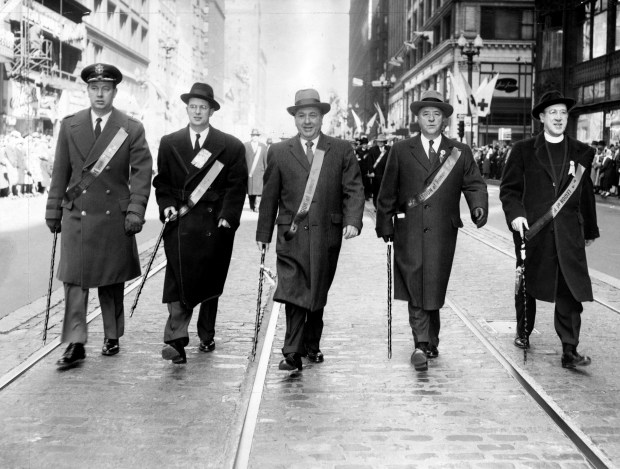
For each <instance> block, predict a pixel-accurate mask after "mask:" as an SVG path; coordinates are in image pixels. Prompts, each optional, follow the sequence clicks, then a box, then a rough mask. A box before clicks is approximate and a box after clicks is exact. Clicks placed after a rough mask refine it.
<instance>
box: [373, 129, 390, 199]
mask: <svg viewBox="0 0 620 469" xmlns="http://www.w3.org/2000/svg"><path fill="white" fill-rule="evenodd" d="M386 143H387V138H386V137H385V135H384V134H379V136H377V145H376V146H373V147H372V148H371V149H370V151H369V155H368V164H369V166H370V168H369V171H370V173H371V175H372V204H373V205H374V206H375V208H377V196H378V195H379V188H380V187H381V180H382V179H383V172H384V171H385V163H386V161H387V155H388V153H389V151H390V147H389V145H386Z"/></svg>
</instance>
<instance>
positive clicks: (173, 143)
mask: <svg viewBox="0 0 620 469" xmlns="http://www.w3.org/2000/svg"><path fill="white" fill-rule="evenodd" d="M181 100H182V101H183V102H184V103H185V104H186V105H187V107H186V111H187V117H188V119H189V125H188V126H186V127H184V128H182V129H181V130H178V131H176V132H173V133H171V134H169V135H165V136H164V137H162V139H161V142H160V145H159V154H158V155H157V168H158V170H159V171H158V173H157V176H155V179H154V180H153V186H154V187H155V196H156V198H157V204H158V205H159V216H160V219H161V220H162V221H164V220H165V219H166V218H169V220H170V221H169V223H168V225H167V226H166V230H165V231H164V249H165V251H166V259H167V260H168V264H167V266H166V277H165V280H164V293H163V302H164V303H166V305H167V308H168V313H169V315H168V320H167V322H166V326H165V329H164V343H165V345H164V347H163V349H162V352H161V355H162V358H164V359H165V360H170V361H171V362H172V363H176V364H182V363H186V362H187V357H186V353H185V347H186V346H187V345H188V344H189V332H188V327H189V323H190V321H191V320H192V314H193V310H194V307H195V306H197V305H200V310H199V313H198V337H199V338H200V345H199V347H198V349H199V350H200V351H201V352H211V351H213V350H214V349H215V320H216V318H217V309H218V302H219V297H220V296H221V295H222V292H223V291H224V283H225V282H226V276H227V275H228V267H229V266H230V258H231V256H232V250H233V242H234V240H235V232H236V231H237V228H238V227H239V221H240V219H241V212H242V211H243V202H244V201H245V193H246V189H247V183H248V168H247V165H246V162H245V149H244V148H243V143H241V141H240V140H238V139H237V138H235V137H233V136H232V135H229V134H225V133H224V132H221V131H220V130H217V129H216V128H214V127H213V126H212V125H210V119H211V116H213V113H214V112H215V111H217V110H219V109H220V105H219V103H218V102H217V101H216V100H215V99H214V97H213V88H211V86H209V85H208V84H206V83H194V84H193V85H192V87H191V89H190V91H189V93H184V94H182V95H181Z"/></svg>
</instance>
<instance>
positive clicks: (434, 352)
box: [426, 345, 439, 358]
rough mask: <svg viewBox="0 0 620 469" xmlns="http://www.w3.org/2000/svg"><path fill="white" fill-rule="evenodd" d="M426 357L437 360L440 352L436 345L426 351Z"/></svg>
mask: <svg viewBox="0 0 620 469" xmlns="http://www.w3.org/2000/svg"><path fill="white" fill-rule="evenodd" d="M426 356H427V357H428V358H437V357H438V356H439V350H438V349H437V346H436V345H429V346H428V349H426Z"/></svg>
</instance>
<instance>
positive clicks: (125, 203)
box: [118, 197, 131, 213]
mask: <svg viewBox="0 0 620 469" xmlns="http://www.w3.org/2000/svg"><path fill="white" fill-rule="evenodd" d="M130 201H131V199H130V198H129V197H128V198H126V199H118V205H119V207H120V208H121V212H123V213H125V212H127V207H129V202H130Z"/></svg>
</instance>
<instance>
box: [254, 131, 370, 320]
mask: <svg viewBox="0 0 620 469" xmlns="http://www.w3.org/2000/svg"><path fill="white" fill-rule="evenodd" d="M317 150H324V151H325V157H324V160H323V166H322V167H321V172H320V175H319V179H318V183H317V186H316V190H315V192H314V197H313V199H312V203H311V205H310V210H309V212H308V215H307V217H306V218H305V219H304V220H303V222H302V223H301V224H300V226H299V228H298V231H297V234H296V236H295V237H293V238H292V239H291V240H290V241H287V240H286V239H285V238H284V233H285V232H286V231H288V229H289V228H290V226H291V223H292V221H293V218H294V217H295V214H296V213H297V209H298V208H299V206H300V204H301V201H302V198H303V194H304V190H305V187H306V181H307V180H308V176H309V174H310V164H309V162H308V159H307V157H306V155H305V152H304V150H303V149H302V147H301V141H300V138H299V136H296V137H293V138H291V139H289V140H286V141H284V142H279V143H274V144H273V145H271V146H270V147H269V154H268V159H269V165H268V166H267V170H266V171H265V178H264V186H263V195H262V199H261V204H260V209H259V217H258V225H257V228H256V241H258V242H262V243H270V242H271V238H272V234H273V230H274V224H275V225H276V226H277V241H276V254H277V271H278V286H277V288H276V292H275V295H274V299H275V300H276V301H279V302H283V303H291V304H294V305H296V306H299V307H301V308H305V309H308V310H310V311H317V310H319V309H321V308H323V307H324V306H325V304H326V302H327V294H328V292H329V288H330V286H331V284H332V280H333V279H334V275H335V273H336V266H337V263H338V255H339V254H340V247H341V245H342V229H343V227H344V226H347V225H351V226H355V227H356V228H358V229H359V230H360V231H361V229H362V216H363V213H364V188H363V185H362V179H361V174H360V169H359V165H358V163H357V160H356V158H355V154H354V153H353V149H352V148H351V145H349V143H348V142H346V141H344V140H340V139H336V138H333V137H328V136H326V135H323V134H321V135H320V137H319V142H318V144H317Z"/></svg>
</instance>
